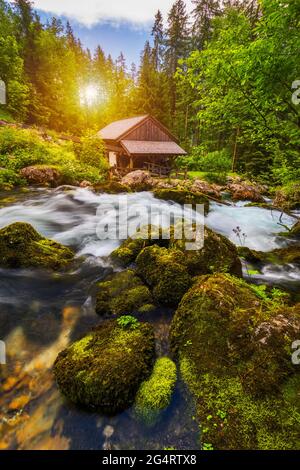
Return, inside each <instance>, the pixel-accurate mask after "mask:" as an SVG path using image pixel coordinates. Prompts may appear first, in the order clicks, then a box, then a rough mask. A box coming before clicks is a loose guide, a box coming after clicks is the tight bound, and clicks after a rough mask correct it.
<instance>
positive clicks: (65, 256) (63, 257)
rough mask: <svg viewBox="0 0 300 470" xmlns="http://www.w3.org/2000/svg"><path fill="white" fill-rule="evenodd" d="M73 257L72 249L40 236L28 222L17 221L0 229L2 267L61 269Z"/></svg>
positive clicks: (0, 260) (0, 259)
mask: <svg viewBox="0 0 300 470" xmlns="http://www.w3.org/2000/svg"><path fill="white" fill-rule="evenodd" d="M73 258H74V253H73V251H72V250H70V249H69V248H67V247H65V246H63V245H61V244H60V243H56V242H54V241H52V240H48V239H46V238H44V237H42V236H41V235H40V234H39V233H38V232H37V231H36V230H35V229H34V228H33V227H32V226H31V225H29V224H26V223H20V222H17V223H15V224H12V225H9V226H8V227H5V228H3V229H1V230H0V265H1V266H3V267H6V268H13V269H14V268H28V267H41V268H50V269H61V268H63V267H65V266H66V265H68V264H69V263H70V261H72V259H73Z"/></svg>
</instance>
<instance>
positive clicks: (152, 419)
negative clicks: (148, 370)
mask: <svg viewBox="0 0 300 470" xmlns="http://www.w3.org/2000/svg"><path fill="white" fill-rule="evenodd" d="M176 380H177V374H176V365H175V364H174V362H173V361H172V360H171V359H169V358H168V357H162V358H160V359H157V361H156V363H155V365H154V368H153V372H152V374H151V376H150V377H149V379H147V380H145V381H144V382H143V383H142V384H141V386H140V388H139V390H138V393H137V395H136V398H135V403H134V414H135V416H136V417H137V418H138V420H141V421H142V422H143V423H144V424H146V426H154V425H155V424H157V422H158V421H159V419H160V418H161V416H162V413H163V412H164V411H165V410H166V409H167V408H168V406H169V405H170V403H171V399H172V395H173V391H174V388H175V385H176Z"/></svg>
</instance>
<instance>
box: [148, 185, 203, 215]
mask: <svg viewBox="0 0 300 470" xmlns="http://www.w3.org/2000/svg"><path fill="white" fill-rule="evenodd" d="M153 194H154V196H155V197H156V198H157V199H165V200H166V201H174V202H177V203H178V204H182V205H184V204H193V205H196V204H204V212H205V213H206V214H207V213H208V211H209V200H208V199H207V197H206V196H204V195H203V194H201V193H199V192H192V191H189V190H188V189H155V190H154V191H153Z"/></svg>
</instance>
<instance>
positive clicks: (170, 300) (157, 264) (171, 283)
mask: <svg viewBox="0 0 300 470" xmlns="http://www.w3.org/2000/svg"><path fill="white" fill-rule="evenodd" d="M136 264H137V273H138V274H139V275H140V276H141V278H142V279H143V280H144V281H145V282H146V284H147V285H148V286H150V288H151V289H152V293H153V297H154V298H155V300H156V301H157V302H159V303H161V304H163V305H168V306H173V305H177V304H178V302H179V301H180V299H181V298H182V296H183V295H184V293H185V292H186V291H187V290H188V289H189V287H190V286H191V283H192V278H191V276H190V275H189V273H188V270H187V265H186V262H185V256H184V254H183V253H182V252H181V251H179V250H176V249H167V248H161V247H159V246H156V245H153V246H149V247H147V248H144V249H143V250H142V251H141V253H140V254H139V255H138V257H137V259H136Z"/></svg>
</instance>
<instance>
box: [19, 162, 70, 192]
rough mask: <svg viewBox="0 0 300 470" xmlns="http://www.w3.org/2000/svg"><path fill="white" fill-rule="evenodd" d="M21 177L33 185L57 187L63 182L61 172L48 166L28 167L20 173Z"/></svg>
mask: <svg viewBox="0 0 300 470" xmlns="http://www.w3.org/2000/svg"><path fill="white" fill-rule="evenodd" d="M20 175H21V176H22V178H25V179H26V180H27V182H28V183H29V184H33V185H41V186H51V187H56V186H59V185H60V184H62V182H63V178H62V176H61V174H60V172H59V171H58V170H57V169H56V168H55V167H52V166H47V165H37V166H28V167H26V168H23V169H22V170H21V171H20Z"/></svg>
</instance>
